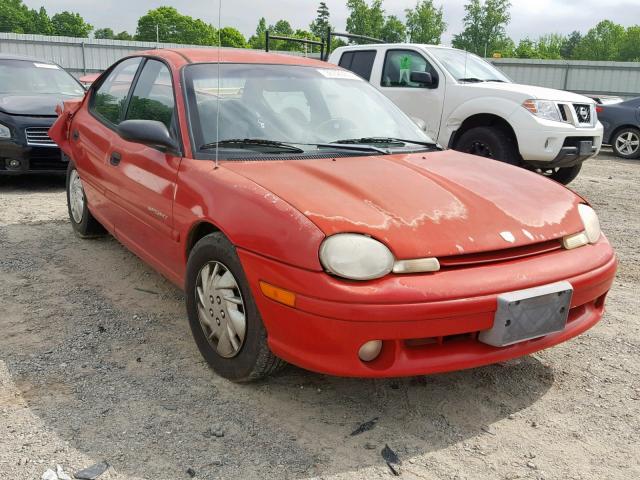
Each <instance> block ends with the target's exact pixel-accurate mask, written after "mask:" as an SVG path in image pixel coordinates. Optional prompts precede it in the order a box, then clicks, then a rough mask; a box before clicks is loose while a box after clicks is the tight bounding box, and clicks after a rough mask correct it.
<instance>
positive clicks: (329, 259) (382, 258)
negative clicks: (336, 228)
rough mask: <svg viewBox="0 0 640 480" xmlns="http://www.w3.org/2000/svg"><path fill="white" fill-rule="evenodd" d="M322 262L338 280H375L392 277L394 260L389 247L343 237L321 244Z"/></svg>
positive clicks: (361, 237) (354, 236)
mask: <svg viewBox="0 0 640 480" xmlns="http://www.w3.org/2000/svg"><path fill="white" fill-rule="evenodd" d="M320 262H321V263H322V266H323V267H324V268H325V269H326V270H327V271H328V272H329V273H332V274H334V275H336V276H338V277H342V278H347V279H349V280H373V279H375V278H381V277H384V276H385V275H388V274H389V273H391V271H392V270H393V264H394V262H395V259H394V257H393V254H392V253H391V251H390V250H389V249H388V248H387V247H386V245H384V244H382V243H380V242H379V241H377V240H374V239H373V238H371V237H367V236H365V235H359V234H354V233H340V234H337V235H333V236H331V237H329V238H327V239H326V240H325V241H324V242H322V245H320Z"/></svg>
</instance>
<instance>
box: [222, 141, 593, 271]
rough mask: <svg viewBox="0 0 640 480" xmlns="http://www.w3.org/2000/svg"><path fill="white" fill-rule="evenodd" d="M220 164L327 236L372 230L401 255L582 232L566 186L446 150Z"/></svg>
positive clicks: (463, 250)
mask: <svg viewBox="0 0 640 480" xmlns="http://www.w3.org/2000/svg"><path fill="white" fill-rule="evenodd" d="M224 166H225V168H228V169H231V170H233V171H234V172H236V173H238V174H240V175H242V176H244V177H246V178H248V179H250V180H252V181H254V182H255V183H257V184H259V185H261V186H263V187H264V188H266V189H268V190H269V191H271V192H273V193H274V194H275V195H277V196H278V197H280V198H281V199H283V200H284V201H286V202H288V203H289V204H291V205H292V206H294V207H295V208H297V209H298V210H299V211H300V212H302V213H304V215H306V216H307V217H308V218H309V219H310V220H311V221H312V222H313V223H315V224H316V225H317V226H318V227H319V228H320V229H321V230H322V231H323V232H324V233H325V234H326V235H332V234H334V233H340V232H357V233H364V234H367V235H371V236H372V237H374V238H376V239H378V240H380V241H382V242H384V243H385V244H386V245H387V246H388V247H389V248H390V249H391V250H392V251H393V253H394V254H395V256H396V258H399V259H410V258H421V257H429V256H436V257H443V256H450V255H461V254H470V253H478V252H487V251H494V250H502V249H506V248H512V247H519V246H525V245H530V244H533V243H539V242H545V241H549V240H552V239H559V238H561V237H563V236H565V235H568V234H572V233H577V232H580V231H582V230H583V229H584V227H583V225H582V221H581V220H580V217H579V215H578V212H577V208H576V205H577V204H578V203H580V202H581V200H580V198H579V197H578V196H577V195H576V194H574V193H573V192H571V191H570V190H568V189H566V188H564V187H563V186H561V185H559V184H557V183H555V182H553V181H551V180H547V179H545V178H543V177H541V176H539V175H537V174H535V173H532V172H527V171H524V170H522V169H520V168H516V167H512V166H510V165H506V164H504V163H500V162H497V161H494V160H487V159H483V158H479V157H474V156H471V155H466V154H462V153H459V152H455V151H452V150H449V151H444V152H437V153H427V154H411V155H392V156H379V157H375V156H371V157H355V158H336V159H335V160H331V159H328V160H327V159H325V160H300V161H269V162H224Z"/></svg>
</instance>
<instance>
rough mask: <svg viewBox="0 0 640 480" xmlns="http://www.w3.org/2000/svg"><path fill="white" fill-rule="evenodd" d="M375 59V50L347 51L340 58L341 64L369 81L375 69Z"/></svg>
mask: <svg viewBox="0 0 640 480" xmlns="http://www.w3.org/2000/svg"><path fill="white" fill-rule="evenodd" d="M375 59H376V52H375V50H367V51H361V52H345V53H344V54H343V55H342V58H340V66H341V67H342V68H346V69H347V70H351V71H352V72H353V73H355V74H356V75H359V76H361V77H362V78H364V79H365V80H367V81H369V80H371V71H372V70H373V62H374V61H375Z"/></svg>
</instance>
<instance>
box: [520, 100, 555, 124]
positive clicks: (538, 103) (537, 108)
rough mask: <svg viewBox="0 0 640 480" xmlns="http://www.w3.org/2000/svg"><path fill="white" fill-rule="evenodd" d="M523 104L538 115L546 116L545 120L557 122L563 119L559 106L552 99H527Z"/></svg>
mask: <svg viewBox="0 0 640 480" xmlns="http://www.w3.org/2000/svg"><path fill="white" fill-rule="evenodd" d="M522 106H523V107H524V108H526V109H527V110H529V111H530V112H531V113H532V114H534V115H535V116H536V117H540V118H544V119H545V120H553V121H555V122H561V121H562V117H560V111H559V110H558V106H557V105H556V103H555V102H552V101H550V100H526V101H525V102H524V103H523V104H522Z"/></svg>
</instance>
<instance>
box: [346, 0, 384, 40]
mask: <svg viewBox="0 0 640 480" xmlns="http://www.w3.org/2000/svg"><path fill="white" fill-rule="evenodd" d="M347 9H348V10H349V17H348V18H347V32H349V33H351V34H353V35H364V36H367V37H374V38H380V37H382V33H383V32H382V30H383V29H384V26H385V18H384V10H383V9H382V0H373V2H372V4H371V6H369V5H368V4H367V2H366V0H347Z"/></svg>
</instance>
